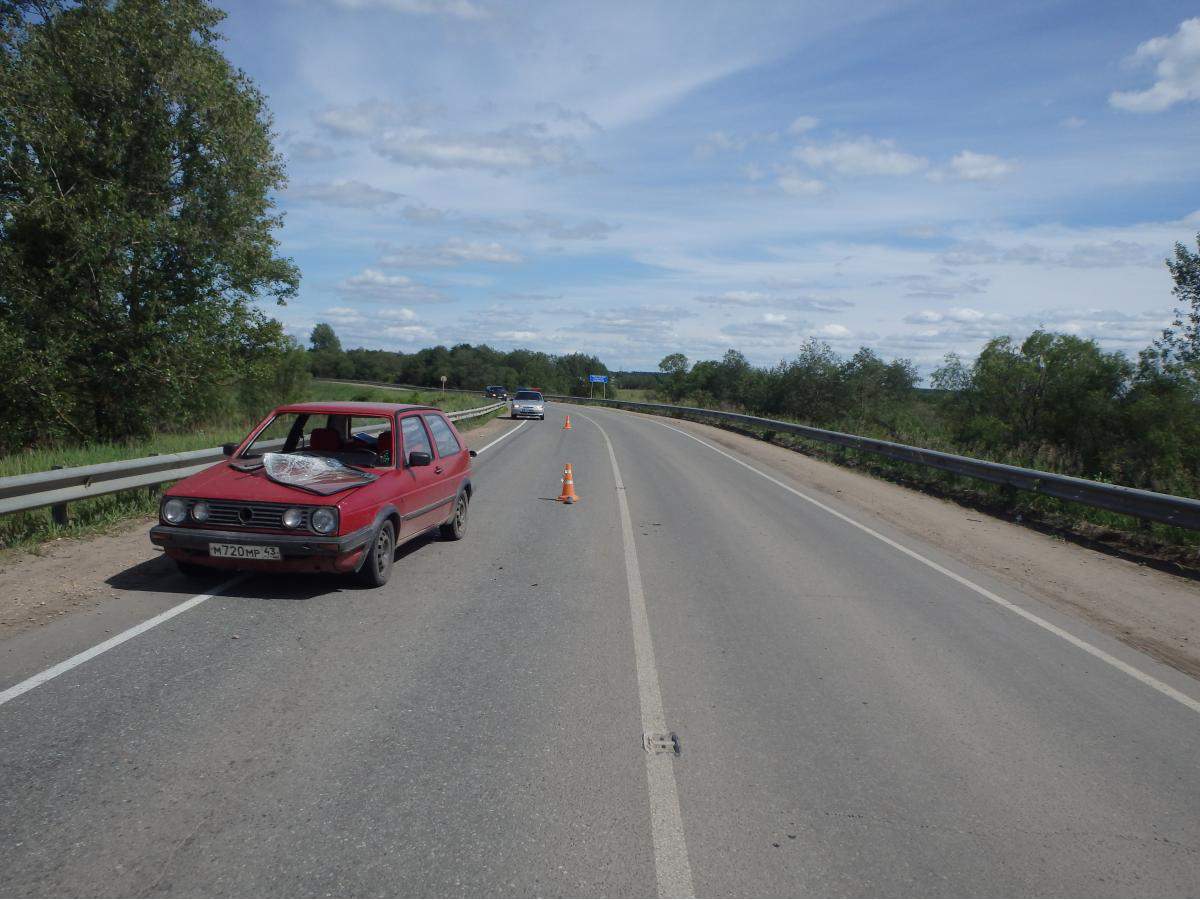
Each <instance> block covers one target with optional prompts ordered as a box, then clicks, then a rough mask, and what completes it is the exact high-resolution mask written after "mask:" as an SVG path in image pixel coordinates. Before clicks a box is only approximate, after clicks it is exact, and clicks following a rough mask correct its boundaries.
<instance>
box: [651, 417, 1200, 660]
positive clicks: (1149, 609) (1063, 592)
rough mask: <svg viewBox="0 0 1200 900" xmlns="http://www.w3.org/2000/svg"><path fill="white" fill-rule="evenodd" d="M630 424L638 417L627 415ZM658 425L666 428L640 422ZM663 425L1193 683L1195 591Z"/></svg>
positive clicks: (722, 438)
mask: <svg viewBox="0 0 1200 900" xmlns="http://www.w3.org/2000/svg"><path fill="white" fill-rule="evenodd" d="M633 415H642V414H641V413H633ZM646 418H648V419H654V420H655V421H659V422H662V421H668V420H663V419H661V418H657V417H654V416H646ZM669 422H670V424H671V425H673V426H674V427H676V428H680V429H682V430H684V431H687V432H689V433H691V434H694V435H696V436H697V437H701V438H704V439H705V440H707V441H709V442H710V443H712V444H715V445H717V446H720V447H724V448H726V449H728V450H733V451H736V452H737V453H739V454H741V455H742V456H744V457H747V458H748V459H752V460H756V461H758V462H761V463H763V464H764V465H766V466H770V467H771V468H772V469H774V470H775V471H776V472H781V473H783V474H784V475H786V476H788V477H789V478H791V479H792V480H793V481H794V482H795V483H796V485H797V486H806V487H810V488H813V489H815V490H818V491H823V492H824V493H826V494H829V495H833V496H835V497H837V498H838V499H839V500H841V501H843V502H844V503H847V504H850V505H852V506H856V507H859V508H861V509H864V510H867V511H869V512H870V513H872V514H873V515H876V516H878V517H879V518H880V519H883V520H884V521H885V522H887V523H888V524H889V525H892V526H894V527H895V528H896V529H897V530H899V531H902V532H905V533H907V534H911V535H913V536H915V537H917V538H920V539H921V540H924V541H927V542H928V543H930V544H932V545H934V546H936V547H938V548H939V549H940V550H943V551H944V552H946V553H947V554H948V555H950V556H952V557H954V558H955V559H958V560H961V561H962V562H964V563H967V564H968V565H970V566H972V567H974V568H976V569H979V570H981V571H983V572H986V573H988V574H990V575H992V576H994V577H995V578H997V579H999V580H1001V581H1003V582H1006V583H1008V584H1011V585H1012V586H1013V587H1015V588H1017V589H1018V590H1020V591H1022V592H1023V593H1025V594H1027V595H1029V596H1030V597H1033V598H1035V599H1037V600H1040V601H1042V602H1043V603H1045V604H1047V605H1048V606H1051V607H1053V608H1054V609H1056V610H1059V611H1060V612H1063V613H1067V614H1069V615H1073V616H1076V617H1078V618H1081V619H1084V620H1086V621H1087V622H1089V623H1090V624H1091V625H1093V626H1095V627H1096V628H1098V629H1099V630H1101V631H1103V632H1105V633H1106V634H1109V635H1111V636H1113V637H1114V638H1116V639H1117V640H1120V641H1123V642H1124V643H1126V644H1129V645H1130V646H1131V647H1135V648H1137V649H1138V650H1141V651H1142V652H1144V653H1147V654H1149V655H1150V656H1152V657H1154V658H1155V659H1157V660H1159V661H1160V662H1164V663H1166V664H1167V665H1170V666H1173V667H1174V668H1176V669H1179V670H1180V671H1183V672H1187V673H1188V674H1189V675H1192V676H1193V677H1197V678H1200V583H1198V582H1196V581H1194V580H1192V579H1189V578H1186V577H1182V576H1178V575H1171V574H1168V573H1166V572H1163V571H1160V570H1157V569H1154V568H1150V567H1148V566H1146V565H1142V564H1140V563H1137V562H1133V561H1130V560H1127V559H1122V558H1120V557H1116V556H1110V555H1107V554H1104V553H1100V552H1098V551H1096V550H1091V549H1089V548H1087V547H1082V546H1080V545H1078V544H1074V543H1070V542H1068V541H1065V540H1063V539H1061V538H1057V537H1054V536H1052V535H1047V534H1042V533H1040V532H1037V531H1033V530H1031V529H1029V528H1023V527H1022V526H1020V525H1017V524H1014V523H1011V522H1006V521H1004V520H1003V519H997V518H993V517H991V516H989V515H987V514H986V513H981V512H978V511H976V510H972V509H967V508H965V507H962V506H959V505H957V504H955V503H952V502H950V501H948V500H942V499H939V498H936V497H931V496H929V495H928V494H923V493H920V492H919V491H915V490H912V489H911V488H906V487H902V486H901V485H897V484H892V483H891V482H888V481H882V480H880V479H878V478H873V477H871V476H869V475H863V474H861V473H858V472H855V471H853V470H850V469H845V468H842V467H840V466H836V465H834V464H832V463H827V462H823V461H821V460H816V459H812V458H811V457H808V456H805V455H803V454H802V453H797V452H796V451H794V450H788V449H786V448H784V447H778V446H775V445H772V444H767V443H765V442H763V441H758V440H755V439H753V438H749V437H745V436H743V435H739V434H735V433H733V432H730V431H725V430H723V429H720V428H716V427H713V426H710V425H702V424H699V423H697V422H688V421H684V420H679V419H672V420H669Z"/></svg>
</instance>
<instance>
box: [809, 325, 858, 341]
mask: <svg viewBox="0 0 1200 900" xmlns="http://www.w3.org/2000/svg"><path fill="white" fill-rule="evenodd" d="M814 333H815V334H817V335H820V336H821V337H826V338H848V337H850V335H851V334H852V332H851V331H850V329H849V328H847V327H846V326H845V325H838V324H837V323H836V322H835V323H832V324H829V325H822V326H821V327H820V328H818V329H817V330H816V331H815V332H814Z"/></svg>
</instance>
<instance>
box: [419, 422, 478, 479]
mask: <svg viewBox="0 0 1200 900" xmlns="http://www.w3.org/2000/svg"><path fill="white" fill-rule="evenodd" d="M422 417H423V418H424V419H425V424H426V425H427V426H428V428H429V433H430V435H431V436H432V437H433V446H434V448H435V449H436V450H437V453H438V460H437V461H438V467H437V469H436V470H435V471H436V472H437V474H438V475H440V476H441V477H442V478H443V479H444V480H445V482H446V491H447V493H449V494H450V495H451V496H453V495H455V494H457V493H458V489H459V487H461V486H462V482H463V478H464V476H466V474H467V470H468V469H469V468H470V460H469V457H468V456H467V452H466V449H465V448H464V447H463V446H462V444H460V443H459V440H458V437H457V436H456V435H455V434H454V429H453V428H451V427H450V424H449V423H448V422H447V421H446V419H445V418H443V417H442V416H440V415H439V414H437V413H422Z"/></svg>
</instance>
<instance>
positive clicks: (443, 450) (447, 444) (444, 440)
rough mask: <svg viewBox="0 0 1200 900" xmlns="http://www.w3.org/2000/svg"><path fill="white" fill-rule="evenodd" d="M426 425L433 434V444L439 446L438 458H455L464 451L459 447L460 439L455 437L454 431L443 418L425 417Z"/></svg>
mask: <svg viewBox="0 0 1200 900" xmlns="http://www.w3.org/2000/svg"><path fill="white" fill-rule="evenodd" d="M425 423H426V424H427V425H428V426H429V430H430V431H432V432H433V442H434V443H435V444H437V448H438V456H453V455H454V454H455V453H457V452H458V451H460V450H461V449H462V447H460V446H458V439H457V438H456V437H455V436H454V432H453V430H451V428H450V426H449V425H447V424H446V420H445V419H443V418H442V417H441V416H425Z"/></svg>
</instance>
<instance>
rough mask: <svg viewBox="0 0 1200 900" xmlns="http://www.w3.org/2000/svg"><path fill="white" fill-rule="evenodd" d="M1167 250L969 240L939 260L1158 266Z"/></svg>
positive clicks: (1119, 243)
mask: <svg viewBox="0 0 1200 900" xmlns="http://www.w3.org/2000/svg"><path fill="white" fill-rule="evenodd" d="M1165 249H1166V248H1157V247H1154V246H1152V245H1150V244H1144V243H1141V242H1138V241H1130V240H1122V239H1114V240H1107V241H1085V242H1081V243H1073V244H1066V245H1060V246H1053V245H1046V244H1036V243H1033V242H1031V241H1023V242H1022V243H1020V244H1014V245H1010V246H1006V247H1001V246H998V245H996V244H994V243H990V242H988V241H968V242H964V243H961V244H958V245H957V246H955V247H952V248H951V249H949V250H947V251H945V252H944V253H942V254H941V255H940V256H939V257H938V260H939V262H941V263H942V264H943V265H947V266H977V265H994V264H998V263H1020V264H1022V265H1028V266H1042V267H1045V268H1067V269H1109V268H1120V267H1124V266H1154V267H1158V266H1161V265H1162V261H1163V256H1164V254H1165Z"/></svg>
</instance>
